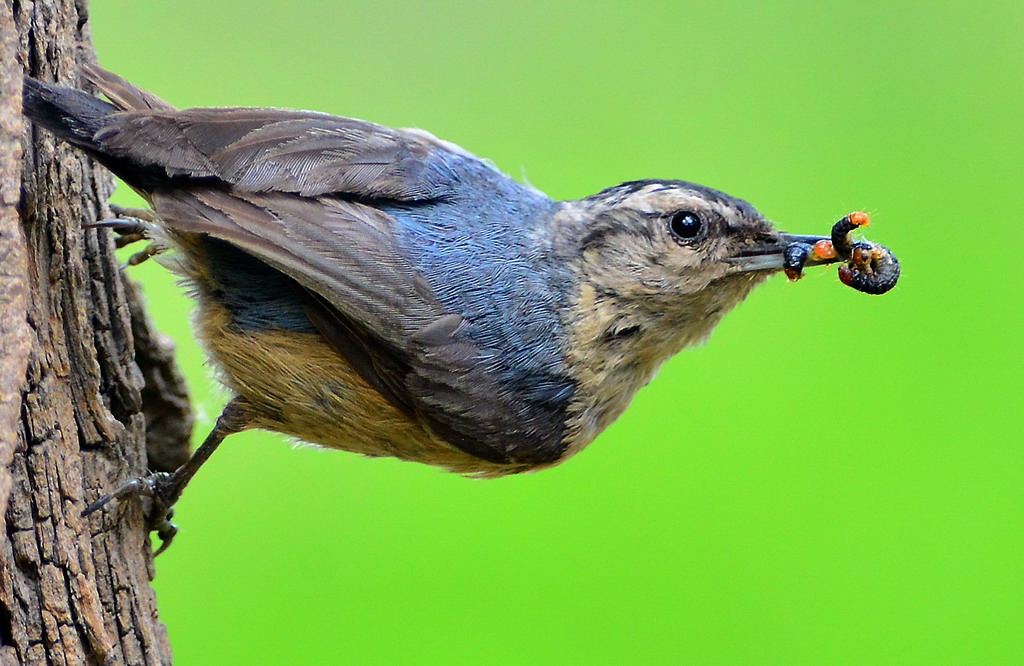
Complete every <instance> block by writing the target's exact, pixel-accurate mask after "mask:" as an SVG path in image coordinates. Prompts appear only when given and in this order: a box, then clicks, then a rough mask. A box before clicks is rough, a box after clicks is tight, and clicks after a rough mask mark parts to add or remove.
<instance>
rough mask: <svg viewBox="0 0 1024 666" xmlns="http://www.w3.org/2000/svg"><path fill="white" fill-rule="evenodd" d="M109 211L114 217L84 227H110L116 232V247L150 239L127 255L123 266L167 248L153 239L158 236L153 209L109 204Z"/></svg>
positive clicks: (133, 264) (134, 264) (134, 263)
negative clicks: (142, 246)
mask: <svg viewBox="0 0 1024 666" xmlns="http://www.w3.org/2000/svg"><path fill="white" fill-rule="evenodd" d="M110 211H111V212H112V213H114V215H115V216H116V217H112V218H108V219H104V220H97V221H95V222H90V223H89V224H85V225H83V226H84V227H85V228H86V229H110V230H111V231H113V232H114V233H115V234H116V237H115V238H114V244H115V245H116V246H117V248H118V249H121V248H122V247H127V246H128V245H131V244H132V243H136V242H138V241H142V240H149V241H151V242H150V243H149V245H147V246H146V248H145V249H144V250H142V251H141V252H136V253H135V254H133V255H132V256H131V257H129V258H128V261H127V263H126V264H125V266H124V267H127V266H137V265H139V264H141V263H142V262H144V261H146V260H147V259H149V258H150V257H154V256H156V255H158V254H160V253H161V252H164V251H166V250H167V246H166V245H165V244H164V243H161V242H159V241H154V240H153V239H154V238H159V237H160V234H159V231H160V225H159V224H158V223H157V217H156V214H155V213H153V211H150V210H146V209H144V208H124V207H122V206H118V205H115V204H111V205H110Z"/></svg>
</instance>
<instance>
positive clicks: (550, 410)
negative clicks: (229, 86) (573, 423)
mask: <svg viewBox="0 0 1024 666" xmlns="http://www.w3.org/2000/svg"><path fill="white" fill-rule="evenodd" d="M86 75H87V76H88V77H89V78H90V80H91V81H93V83H95V84H96V85H97V87H98V88H99V89H100V90H101V92H103V93H104V94H105V95H106V96H107V97H108V98H109V99H110V100H111V101H112V102H113V103H114V104H115V106H117V107H118V108H119V109H120V110H121V111H120V112H119V113H114V114H111V115H109V116H106V117H105V118H103V126H102V128H101V129H100V130H99V131H98V132H97V133H96V134H95V137H94V146H92V147H91V148H90V150H91V151H92V152H93V153H94V154H96V155H97V156H98V157H99V158H100V159H101V160H102V161H103V162H104V163H105V164H107V165H109V166H111V168H112V169H114V170H115V173H118V175H120V176H121V177H122V178H124V179H125V180H126V181H127V182H128V184H129V185H132V186H134V187H137V188H139V189H140V190H142V191H144V192H145V193H146V195H147V197H148V198H149V199H150V201H151V203H152V204H153V206H154V208H155V209H156V212H157V214H158V215H159V217H160V218H161V219H162V220H163V222H164V223H165V224H166V225H167V226H168V227H170V228H171V229H174V230H177V231H180V232H186V233H199V234H209V235H210V236H213V237H216V238H220V239H222V240H225V241H227V242H230V243H232V244H233V245H235V246H237V247H238V248H240V249H242V250H243V251H245V252H248V253H250V254H252V255H253V256H255V257H257V258H259V259H261V260H262V261H264V262H266V263H267V264H269V265H270V266H272V267H273V268H275V269H277V270H279V271H281V272H282V273H284V274H286V275H288V276H290V277H291V278H292V279H294V280H295V281H296V282H298V283H299V284H300V285H302V286H303V287H304V288H305V289H306V290H307V291H308V292H309V298H308V299H307V303H306V306H307V312H308V313H309V317H310V321H311V322H312V323H313V324H314V326H316V327H317V329H318V330H320V332H321V333H322V334H323V335H324V338H325V339H327V340H328V341H329V342H330V344H331V345H332V346H333V347H334V348H335V349H336V350H338V352H339V353H340V354H342V355H343V356H344V357H345V358H347V359H348V360H349V362H350V364H351V365H352V366H353V368H355V369H356V370H357V371H358V372H360V373H361V374H362V375H363V376H364V378H366V379H367V381H368V383H369V384H370V385H371V386H374V387H375V388H376V389H377V390H378V391H379V392H381V394H382V395H384V396H385V397H386V398H387V399H388V400H389V401H391V402H392V404H394V405H395V406H396V407H398V408H399V409H402V410H403V411H405V412H406V413H409V414H414V415H415V416H416V418H418V419H419V420H420V421H421V422H424V423H425V424H426V425H427V426H428V427H430V428H431V429H432V430H433V431H434V432H436V433H437V434H438V435H440V436H441V437H443V438H445V439H446V440H447V441H449V442H451V443H452V444H453V445H455V446H458V447H459V448H461V449H463V450H465V451H467V452H469V453H471V454H473V455H476V456H478V457H480V458H483V459H485V460H490V461H492V462H497V463H531V464H538V463H545V462H552V461H554V460H556V459H557V458H558V457H559V455H560V454H561V452H562V451H563V450H564V445H563V444H562V432H563V423H564V414H563V413H562V408H563V402H564V401H534V402H533V403H531V402H529V401H526V400H523V399H521V396H519V395H518V394H517V393H516V386H514V385H511V384H509V383H508V382H506V381H505V380H503V379H502V378H501V377H500V376H499V374H498V373H497V371H496V370H495V367H496V365H495V358H496V357H497V356H499V355H500V350H495V349H485V348H482V347H481V346H480V344H478V343H477V342H474V339H473V336H472V335H470V334H468V330H469V329H470V328H471V327H472V326H473V325H474V324H473V322H471V321H467V320H466V319H465V318H464V317H463V316H462V314H461V313H458V312H451V311H447V310H446V309H445V308H444V307H443V306H442V304H441V303H440V302H439V301H438V299H437V298H436V296H435V294H434V293H433V291H432V289H431V287H430V285H429V284H428V283H427V281H426V280H425V279H424V277H423V276H422V275H421V273H420V272H419V271H418V270H417V269H416V267H415V266H414V265H412V263H411V262H410V260H409V259H408V258H407V256H406V254H405V253H404V252H403V251H402V249H401V248H400V247H399V244H398V242H397V240H396V238H395V228H394V225H395V220H394V219H393V218H392V217H391V216H390V215H388V214H387V213H385V212H383V211H381V210H379V209H378V208H376V207H374V205H373V204H374V203H375V202H380V201H388V202H409V203H412V202H421V203H426V202H430V201H433V200H436V199H441V198H445V197H446V196H447V195H449V194H452V193H453V192H454V191H455V188H457V186H458V182H459V169H460V165H461V166H463V167H464V166H465V165H467V164H470V163H472V164H474V165H476V166H480V163H479V162H477V161H476V160H475V158H472V157H471V156H468V155H467V154H465V153H462V152H461V151H460V150H459V149H457V148H455V147H454V146H451V145H449V144H445V143H443V142H441V141H438V140H437V139H435V138H433V137H432V136H430V135H429V134H427V133H425V132H419V131H410V130H394V129H390V128H387V127H382V126H379V125H375V124H372V123H367V122H363V121H359V120H353V119H349V118H338V117H334V116H329V115H325V114H320V113H312V112H307V111H286V110H279V109H244V108H238V109H186V110H182V111H178V110H175V109H173V108H171V107H170V105H168V104H167V103H166V102H164V101H163V100H160V99H159V98H157V97H155V96H153V95H151V94H149V93H146V92H145V91H142V90H140V89H138V88H136V87H135V86H133V85H132V84H130V83H128V82H127V81H125V80H124V79H122V78H120V77H118V76H116V75H114V74H111V73H109V72H105V71H103V70H100V69H99V68H96V67H92V68H87V69H86ZM467 160H469V161H467ZM474 168H475V167H474ZM133 177H134V178H135V182H134V183H133V181H132V179H133ZM453 269H454V268H453ZM499 366H500V364H499Z"/></svg>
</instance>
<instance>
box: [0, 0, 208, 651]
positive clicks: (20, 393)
mask: <svg viewBox="0 0 1024 666" xmlns="http://www.w3.org/2000/svg"><path fill="white" fill-rule="evenodd" d="M4 2H5V4H4V6H3V7H2V8H0V516H3V521H4V525H5V527H6V529H5V530H4V531H3V533H2V535H0V664H3V665H6V664H16V663H24V664H51V663H52V664H89V663H102V664H163V663H169V662H170V661H171V654H170V646H169V644H168V641H167V634H166V630H165V629H164V626H163V625H162V624H161V623H160V621H159V618H158V613H157V607H156V598H155V595H154V593H153V590H152V588H151V587H150V585H149V581H150V580H151V579H152V577H153V561H152V557H151V555H150V543H149V538H148V533H147V530H146V528H145V527H144V525H143V520H142V513H141V509H140V507H139V506H138V503H136V502H123V503H116V505H115V506H113V507H112V508H111V509H110V510H108V511H105V512H100V513H99V514H97V515H93V516H90V517H89V518H88V519H84V518H82V517H81V512H82V509H83V508H84V506H85V504H86V503H87V502H88V501H92V500H94V499H96V498H97V497H98V496H99V495H100V494H102V493H103V492H104V491H106V490H109V489H110V488H112V487H113V486H115V485H116V484H118V483H119V482H121V481H124V480H126V479H128V478H131V477H134V476H138V475H140V474H142V473H144V472H145V471H146V469H147V460H149V461H150V464H151V465H152V466H153V468H155V469H164V470H167V469H173V468H174V467H176V466H177V465H178V464H179V463H181V462H182V461H183V460H184V459H185V458H186V457H187V455H188V436H189V434H190V431H191V416H190V415H189V412H188V400H187V396H186V393H185V390H184V387H183V384H182V380H181V377H180V375H179V374H178V373H177V371H176V369H175V368H174V366H173V361H172V358H171V353H170V348H169V345H168V343H167V342H165V341H164V340H163V339H162V338H160V337H158V336H157V335H155V334H154V333H152V332H151V330H150V326H149V323H148V321H147V320H146V318H145V315H144V313H143V310H142V308H141V306H140V304H139V300H138V297H137V295H136V293H135V291H134V289H133V288H132V286H131V285H130V284H128V283H126V282H125V280H124V279H123V276H122V274H121V272H120V271H119V267H118V266H119V263H118V260H117V259H116V257H115V256H114V245H113V241H112V239H111V235H110V232H109V231H106V230H83V229H82V224H83V223H84V222H88V221H91V220H95V219H99V218H103V217H109V211H108V210H107V209H106V205H105V202H106V199H107V196H108V194H109V193H110V191H111V190H112V187H113V186H112V181H111V179H110V176H109V175H108V174H107V173H106V172H104V171H103V170H102V169H101V168H100V167H97V166H95V165H94V164H93V163H92V162H91V161H90V160H89V159H88V158H86V157H85V156H83V155H82V154H81V153H79V152H77V151H75V150H73V149H71V148H69V147H68V146H66V145H63V144H58V143H57V142H56V141H55V140H54V139H53V137H52V136H50V135H48V134H46V133H45V132H42V131H37V130H35V129H34V128H32V127H26V123H24V121H23V120H22V118H21V86H22V75H23V73H26V72H27V73H29V74H31V75H32V76H35V77H38V78H40V79H43V80H48V81H60V82H64V83H67V84H68V85H73V86H79V85H81V81H80V79H79V77H78V73H77V69H76V66H75V63H76V60H77V59H88V58H92V57H93V54H92V47H91V44H90V40H89V32H88V31H89V28H88V17H87V13H86V12H87V8H86V1H85V0H78V2H72V1H71V0H35V2H31V1H29V0H4ZM147 441H148V442H149V445H150V447H151V450H150V451H149V453H148V457H147V450H146V443H147Z"/></svg>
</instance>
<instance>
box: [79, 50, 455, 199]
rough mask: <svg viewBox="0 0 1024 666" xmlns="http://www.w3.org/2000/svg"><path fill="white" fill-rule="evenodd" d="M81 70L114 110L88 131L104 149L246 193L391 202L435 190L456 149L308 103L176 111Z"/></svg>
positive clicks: (443, 190)
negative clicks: (303, 106)
mask: <svg viewBox="0 0 1024 666" xmlns="http://www.w3.org/2000/svg"><path fill="white" fill-rule="evenodd" d="M83 71H84V74H85V75H86V77H87V78H89V80H90V81H92V82H93V84H95V85H96V86H97V87H98V88H99V89H100V91H101V92H102V93H103V94H104V95H106V96H107V97H108V98H109V99H110V100H111V102H113V103H114V105H115V106H116V107H117V108H118V109H119V110H120V111H121V112H120V113H117V114H112V115H110V116H108V117H107V118H106V119H105V123H104V126H103V128H102V129H101V130H100V131H99V132H98V133H97V134H96V136H95V137H94V140H95V143H96V149H97V150H98V151H99V152H100V153H103V154H106V155H109V156H112V157H114V158H117V159H121V160H125V161H127V162H129V163H131V164H134V165H137V166H140V167H149V166H156V167H160V168H162V169H163V170H164V171H166V174H167V175H168V176H169V177H185V178H203V179H206V178H210V179H217V180H220V181H223V182H225V183H230V184H231V185H232V186H233V187H234V188H235V189H236V190H238V191H244V192H274V191H276V192H293V193H295V194H301V195H304V196H317V195H320V194H328V193H338V194H349V195H353V196H356V197H362V198H369V199H373V198H380V199H387V200H391V201H422V200H429V199H435V198H438V197H442V196H444V195H445V194H447V193H448V192H449V191H450V188H451V187H452V185H453V182H454V181H453V179H454V178H455V177H456V176H455V173H454V172H453V170H452V167H451V166H450V164H449V161H448V160H447V159H445V158H446V157H450V156H452V155H455V154H456V153H459V149H457V148H455V147H454V146H451V145H450V144H446V143H445V142H442V141H439V140H437V139H435V138H434V137H433V136H431V135H430V134H429V133H426V132H421V131H416V130H396V129H392V128H390V127H384V126H382V125H377V124H375V123H370V122H365V121H362V120H356V119H353V118H341V117H337V116H331V115H328V114H324V113H316V112H312V111H292V110H287V109H252V108H215V109H183V110H177V109H174V108H173V107H171V106H170V105H169V104H168V103H167V102H165V101H163V100H161V99H160V98H158V97H156V96H155V95H152V94H151V93H148V92H146V91H144V90H142V89H140V88H138V87H136V86H134V85H132V84H131V83H129V82H128V81H126V80H125V79H123V78H121V77H119V76H117V75H116V74H113V73H111V72H108V71H106V70H103V69H101V68H99V67H98V66H95V65H87V66H85V67H84V68H83Z"/></svg>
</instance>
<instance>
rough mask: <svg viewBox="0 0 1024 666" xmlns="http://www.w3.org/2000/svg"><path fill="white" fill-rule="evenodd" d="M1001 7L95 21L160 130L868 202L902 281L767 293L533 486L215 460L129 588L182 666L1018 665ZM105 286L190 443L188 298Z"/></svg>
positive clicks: (215, 405)
mask: <svg viewBox="0 0 1024 666" xmlns="http://www.w3.org/2000/svg"><path fill="white" fill-rule="evenodd" d="M1022 6H1024V5H1022V3H1020V2H975V3H952V2H896V3H894V2H860V3H856V6H855V8H853V3H839V2H795V1H790V2H777V3H759V2H717V1H716V2H687V3H680V2H662V3H642V2H641V3H637V2H633V3H614V4H612V3H564V2H563V3H552V2H514V3H513V2H509V3H460V2H450V3H422V2H411V1H410V2H350V3H338V2H326V1H324V2H321V1H310V0H306V1H305V2H301V3H295V2H262V1H258V0H250V1H248V2H237V1H231V2H224V1H221V2H209V0H202V1H200V0H175V1H174V2H152V3H143V2H137V1H129V0H94V2H93V3H92V21H93V31H94V35H95V41H96V46H97V50H98V52H99V55H100V58H101V61H102V62H103V64H104V65H106V66H107V67H109V68H111V69H113V70H115V71H117V72H119V73H121V74H123V75H125V76H126V77H128V78H129V79H131V80H133V81H135V82H136V83H138V84H140V85H142V86H143V87H146V88H149V89H150V90H153V91H154V92H156V93H157V94H159V95H161V96H163V97H164V98H166V99H168V100H170V101H172V102H174V103H176V104H178V105H181V106H190V105H210V106H212V105H267V106H287V107H297V108H309V109H318V110H323V111H329V112H333V113H336V114H340V115H351V116H355V117H361V118H366V119H371V120H375V121H377V122H381V123H384V124H389V125H395V126H417V127H423V128H426V129H429V130H430V131H432V132H434V133H435V134H437V135H438V136H440V137H443V138H445V139H448V140H451V141H454V142H456V143H458V144H460V145H462V146H464V147H465V148H467V149H469V150H471V151H473V152H475V153H477V154H479V155H482V156H486V157H489V158H492V159H493V160H494V161H495V162H496V163H497V165H498V166H499V167H500V168H502V169H503V170H504V171H506V172H508V173H510V174H512V175H513V176H514V177H516V178H524V179H528V180H529V181H530V182H531V183H533V184H534V185H535V186H537V187H539V188H540V189H542V190H544V191H546V192H547V193H548V194H550V195H551V196H554V197H559V198H572V197H577V196H583V195H586V194H590V193H593V192H595V191H597V190H598V189H601V188H603V187H605V186H608V185H611V184H614V183H617V182H620V181H624V180H630V179H635V178H644V177H662V178H683V179H689V180H694V181H697V182H701V183H704V184H708V185H711V186H714V187H718V188H721V189H724V190H726V191H728V192H730V193H732V194H735V195H737V196H741V197H744V198H746V199H748V200H749V201H751V202H753V203H754V204H755V205H757V206H758V207H759V208H760V209H761V210H762V211H764V212H765V213H766V214H767V215H768V216H769V217H771V218H772V219H775V220H778V221H779V222H780V225H781V226H782V227H783V228H786V229H789V230H792V231H802V232H805V233H819V232H824V231H825V230H827V229H828V227H829V225H830V224H831V223H832V222H833V221H834V220H835V219H838V217H839V216H841V215H843V214H845V213H847V212H849V211H851V210H855V209H865V210H868V211H869V212H871V213H872V215H873V226H872V228H871V230H870V234H869V236H870V237H871V238H872V239H875V240H877V241H879V242H882V243H884V244H886V245H889V246H891V247H892V248H894V250H895V251H896V253H897V254H898V255H899V257H900V258H901V260H902V261H903V265H904V278H903V281H902V282H901V285H900V287H899V288H897V289H896V291H894V292H893V293H890V294H889V295H887V296H884V297H880V298H878V297H869V296H865V295H863V294H859V293H856V292H854V291H852V290H850V289H847V288H845V287H843V286H842V285H840V284H839V282H838V281H837V280H836V278H835V275H834V273H833V272H832V271H831V270H829V271H818V272H816V273H815V274H813V275H810V276H809V277H808V278H807V279H806V280H804V281H803V282H801V283H799V284H787V283H786V282H785V281H784V280H783V279H782V278H781V277H779V278H776V279H774V280H772V281H771V283H770V284H768V285H767V286H765V287H763V288H761V289H760V290H759V291H757V292H755V294H754V295H753V296H752V297H751V298H750V299H749V300H748V302H746V303H745V304H743V305H742V306H741V307H740V308H739V309H738V310H737V311H735V312H734V313H733V314H731V315H730V316H729V317H727V318H726V321H725V322H724V324H722V326H721V327H720V328H719V329H718V330H717V332H716V334H715V335H714V336H713V337H712V339H711V341H710V342H709V343H708V344H707V345H706V346H705V347H703V348H701V349H697V350H692V351H689V352H686V353H684V354H683V355H681V356H680V357H678V358H676V359H674V360H673V361H672V362H670V363H669V364H668V365H667V366H666V367H665V368H664V370H663V371H662V373H661V375H660V376H659V377H658V378H657V379H656V381H655V382H654V383H653V384H652V385H651V386H650V387H649V388H647V389H646V390H644V391H643V392H641V394H640V395H639V397H638V398H637V399H636V401H635V403H634V405H633V407H632V408H631V409H630V410H629V411H628V412H627V414H626V415H625V416H624V417H623V418H622V419H621V420H620V421H619V422H618V423H616V424H615V425H614V426H613V427H612V428H610V429H609V430H608V432H607V433H606V434H605V435H603V436H602V437H601V438H600V439H599V440H598V441H597V442H596V443H595V444H594V445H593V446H592V447H591V448H590V449H588V450H587V451H586V452H585V453H584V454H582V455H581V456H579V457H577V458H576V459H574V460H572V461H571V462H570V463H568V464H567V465H564V466H563V467H560V468H557V469H554V470H551V471H547V472H543V473H540V474H536V475H528V476H523V477H518V478H509V479H503V480H498V481H487V482H479V481H471V480H466V479H463V478H459V477H456V476H450V475H446V474H443V473H441V472H438V471H435V470H433V469H429V468H422V467H418V466H414V465H409V464H403V463H398V462H394V461H388V460H376V461H368V460H364V459H360V458H358V457H356V456H352V455H348V454H343V453H336V452H322V451H317V450H313V449H310V448H308V447H306V448H303V447H298V448H296V447H294V446H292V445H290V444H289V443H288V442H286V441H285V440H284V439H283V438H282V437H279V436H274V435H269V434H264V433H252V434H245V435H241V436H236V437H233V438H231V439H229V440H228V442H227V444H226V445H225V446H224V447H223V448H222V449H221V451H220V452H218V454H217V455H216V456H215V457H214V458H213V461H212V462H211V464H210V465H209V466H208V467H206V468H204V470H203V472H202V473H201V474H200V475H199V477H198V479H197V481H196V482H195V484H194V485H193V486H191V487H190V488H189V490H188V492H187V493H186V494H185V497H184V499H183V500H182V501H181V502H180V504H179V506H178V518H179V522H180V523H181V525H182V526H183V531H182V533H181V535H180V536H179V538H178V540H177V541H176V543H175V545H174V547H173V548H172V549H171V550H170V551H169V553H168V554H167V555H165V556H163V557H161V558H160V559H159V561H158V563H157V573H158V576H157V579H156V587H157V590H158V594H159V597H160V608H161V612H162V614H163V619H164V620H165V622H166V623H167V625H168V628H169V631H170V635H171V639H172V643H173V646H174V649H175V652H176V656H177V659H178V662H179V663H181V664H257V663H275V664H278V663H288V664H292V663H294V664H299V663H330V662H338V663H341V662H345V663H510V664H526V663H531V664H532V663H622V662H626V661H627V660H628V661H631V662H639V663H669V662H673V663H677V662H685V663H772V662H775V663H799V662H809V663H832V664H839V663H901V664H905V663H928V664H936V663H961V664H966V663H1020V662H1021V661H1022V660H1024V639H1022V635H1021V631H1022V629H1021V627H1022V622H1024V576H1022V561H1024V552H1022V550H1024V549H1022V533H1024V532H1022V528H1024V524H1022V508H1024V502H1022V499H1024V497H1022V487H1024V485H1022V482H1024V464H1022V463H1024V460H1022V453H1021V449H1022V447H1021V443H1022V441H1024V438H1022V436H1021V428H1020V425H1019V419H1020V413H1021V407H1022V404H1021V403H1022V401H1021V388H1022V382H1021V377H1022V372H1021V371H1022V368H1024V365H1022V363H1021V360H1022V359H1021V353H1020V346H1019V344H1020V334H1021V295H1022V294H1021V291H1022V290H1021V286H1020V285H1021V280H1020V277H1019V274H1018V273H1019V272H1018V271H1017V267H1016V265H1015V264H1014V262H1015V261H1016V260H1017V258H1016V256H1015V255H1014V254H1013V252H1016V251H1018V250H1019V249H1020V248H1021V241H1022V240H1024V238H1022V234H1021V231H1020V223H1019V221H1018V220H1017V219H1015V218H1016V213H1015V210H1016V207H1017V206H1018V205H1019V200H1020V187H1021V185H1020V184H1021V176H1022V169H1021V154H1022V140H1021V136H1022V131H1021V124H1020V118H1021V107H1022V106H1024V95H1022V90H1024V76H1022V71H1024V70H1022V62H1024V59H1022V52H1021V50H1020V44H1019V40H1020V34H1021V30H1022V27H1024V11H1022ZM116 200H118V201H120V202H122V203H131V202H132V201H133V199H132V197H131V194H130V193H129V192H127V191H126V190H123V188H122V191H120V192H119V193H118V195H117V199H116ZM985 243H995V245H994V246H993V247H989V246H987V245H985ZM1004 250H1005V251H1008V252H1010V255H1009V256H1007V257H1005V258H1004V257H1003V256H1002V255H1001V254H1000V253H1001V252H1003V251H1004ZM131 272H132V275H133V276H134V277H136V278H137V279H139V280H140V281H142V282H144V283H145V285H146V291H147V293H148V295H149V302H150V304H151V306H152V309H153V312H154V314H155V316H156V319H157V321H158V323H159V326H160V327H161V328H162V329H163V330H164V331H166V332H168V333H169V334H170V335H171V336H173V337H174V339H175V340H176V341H177V342H178V345H179V347H178V348H179V358H180V360H181V363H182V365H183V367H184V368H185V370H186V372H187V373H188V374H189V377H190V379H191V385H192V388H193V391H194V398H195V404H196V406H197V409H199V410H200V412H201V414H202V415H203V416H202V418H201V419H200V421H201V422H200V425H199V428H198V430H199V432H197V437H198V436H201V435H203V434H205V432H206V431H207V430H208V429H209V427H210V426H211V425H212V418H213V417H214V416H215V415H216V414H217V412H218V409H219V407H220V406H221V405H222V404H223V403H224V401H225V395H224V394H223V392H222V391H221V390H220V389H218V388H217V387H216V385H215V383H214V382H213V380H212V379H211V378H210V375H209V372H208V370H207V369H205V368H204V366H203V356H202V353H201V352H200V350H199V349H198V348H197V347H196V345H195V343H194V342H193V340H192V337H191V334H190V331H189V312H190V306H189V303H188V302H187V300H185V299H184V298H183V297H182V296H181V295H180V293H179V290H178V289H177V288H176V287H175V286H174V284H173V280H172V279H171V278H170V277H169V276H168V275H167V274H166V273H164V272H163V271H162V270H161V269H159V267H157V266H155V265H148V266H143V267H140V268H138V269H132V271H131Z"/></svg>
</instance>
